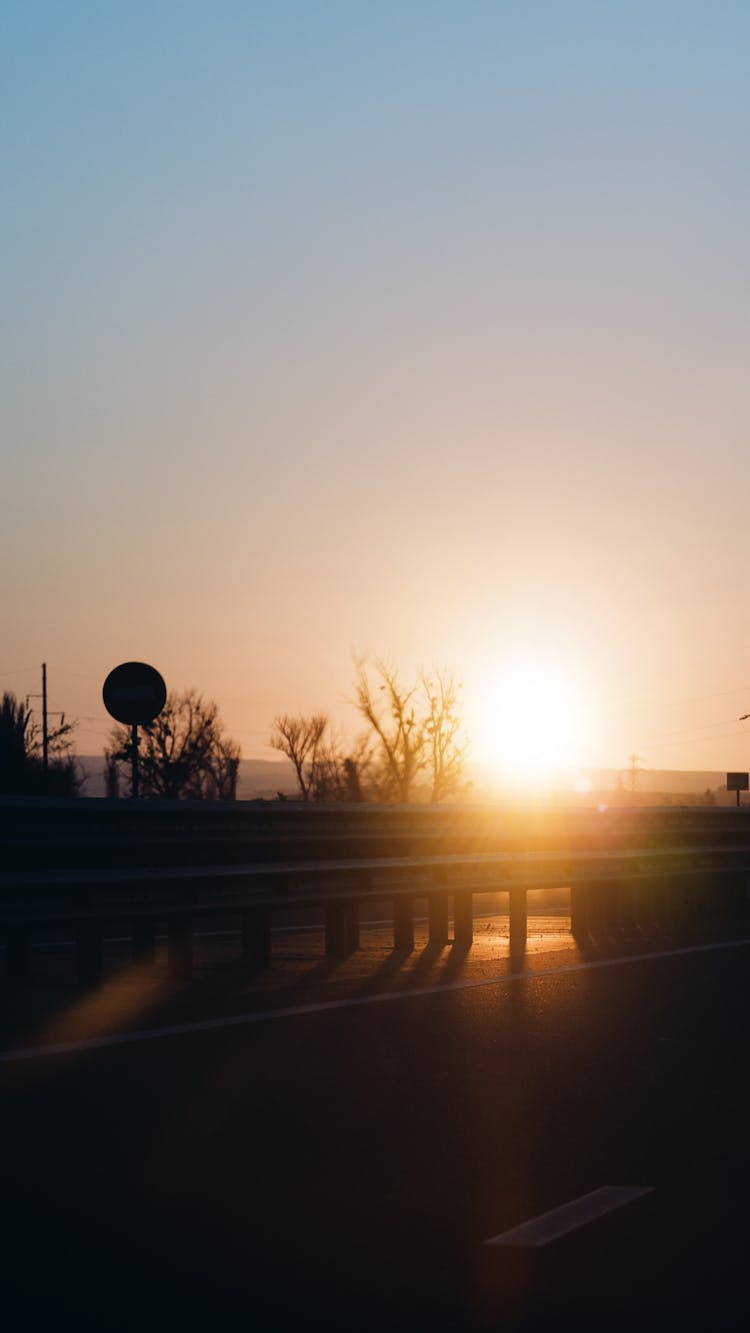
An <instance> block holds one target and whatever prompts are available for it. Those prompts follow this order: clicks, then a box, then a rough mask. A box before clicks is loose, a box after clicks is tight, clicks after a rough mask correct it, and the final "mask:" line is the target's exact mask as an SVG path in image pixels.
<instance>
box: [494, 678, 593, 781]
mask: <svg viewBox="0 0 750 1333" xmlns="http://www.w3.org/2000/svg"><path fill="white" fill-rule="evenodd" d="M582 713H583V710H582V707H581V698H580V692H579V690H578V689H577V688H576V686H575V684H574V682H573V681H572V680H571V679H570V677H569V676H568V675H567V674H566V673H565V672H564V671H563V670H562V669H558V668H557V667H555V666H554V665H552V664H548V663H540V662H524V661H516V662H513V663H512V664H509V665H508V666H506V667H505V668H504V669H503V670H501V671H500V672H499V673H498V675H497V677H496V678H495V679H494V680H493V681H492V682H491V683H490V684H489V685H488V686H487V687H486V689H485V691H484V692H483V694H482V697H481V699H480V700H479V701H478V706H477V709H476V714H475V717H474V720H473V725H472V740H473V748H474V754H475V757H476V759H477V760H478V761H479V762H481V763H482V764H485V765H487V766H488V767H491V768H492V770H493V772H494V773H495V775H496V776H497V777H501V778H503V779H504V780H506V781H510V782H512V783H514V784H516V783H517V784H520V785H524V786H527V785H529V784H536V783H538V782H544V781H546V780H547V779H548V778H549V777H550V776H551V775H552V774H553V773H554V772H555V771H557V770H559V769H561V768H571V767H572V766H574V765H575V764H576V763H577V761H578V757H579V751H580V744H581V727H582V722H583V716H582Z"/></svg>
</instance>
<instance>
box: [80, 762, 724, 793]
mask: <svg viewBox="0 0 750 1333" xmlns="http://www.w3.org/2000/svg"><path fill="white" fill-rule="evenodd" d="M77 758H78V762H79V763H80V764H81V766H82V768H83V770H84V772H85V774H86V785H85V786H84V788H83V795H84V796H103V795H104V791H105V787H104V758H103V756H102V755H78V756H77ZM584 772H585V775H586V777H587V778H588V780H589V782H590V783H591V792H592V793H615V792H617V791H618V790H620V791H625V792H627V793H628V794H629V774H628V773H627V772H626V771H625V770H623V769H617V768H591V769H585V770H584ZM468 776H469V778H470V779H473V789H472V797H471V798H470V799H474V800H477V801H481V800H485V799H487V800H491V799H493V798H495V799H496V798H497V796H498V790H497V788H494V787H492V786H491V785H489V784H488V783H487V780H486V774H481V773H480V772H479V771H477V772H476V773H474V772H472V771H471V770H469V774H468ZM618 779H619V781H620V784H621V785H620V787H619V788H618ZM726 780H727V775H726V773H717V772H713V771H703V770H690V769H661V768H652V769H641V770H640V772H639V774H638V787H637V792H641V793H643V794H644V795H647V794H648V795H658V794H666V795H679V794H680V793H684V794H685V795H692V796H699V795H702V794H703V793H704V792H706V791H712V792H719V791H720V790H721V788H722V787H723V786H724V785H725V783H726ZM296 790H297V784H296V781H295V777H294V770H293V769H292V766H291V764H290V763H289V762H288V761H287V760H285V759H241V760H240V771H239V780H238V786H237V796H238V799H239V800H241V801H252V800H257V799H259V798H262V799H264V800H273V799H274V798H275V797H276V796H277V795H278V794H279V793H281V794H282V795H284V796H292V795H294V793H295V792H296ZM637 792H636V795H637ZM724 798H725V799H727V798H726V793H724ZM728 799H729V800H730V801H734V796H733V795H732V794H731V793H730V795H729V798H728ZM745 799H747V798H745Z"/></svg>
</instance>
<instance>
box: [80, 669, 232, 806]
mask: <svg viewBox="0 0 750 1333" xmlns="http://www.w3.org/2000/svg"><path fill="white" fill-rule="evenodd" d="M104 756H105V760H106V785H107V795H108V796H119V795H120V794H125V795H131V794H132V793H131V781H132V779H131V771H132V770H131V759H132V747H131V732H130V728H129V727H126V726H116V727H114V728H113V729H112V731H111V733H110V738H109V747H108V748H107V749H106V750H105V752H104ZM239 762H240V747H239V745H238V744H237V742H236V741H233V740H232V739H231V738H230V737H228V736H227V735H226V734H225V733H224V729H223V724H222V722H221V719H220V717H219V710H218V706H217V705H216V704H215V703H213V702H212V701H211V700H206V699H204V698H203V696H202V695H201V694H199V693H198V692H197V691H196V690H194V689H189V690H185V691H183V692H182V693H181V694H180V693H172V692H171V691H170V693H169V694H168V695H167V702H166V704H165V706H164V708H163V709H162V711H161V713H160V714H159V716H158V717H156V718H155V719H154V721H153V722H151V723H150V724H149V725H148V726H144V727H139V729H138V786H139V795H141V796H146V797H161V798H163V799H172V800H222V801H233V800H235V798H236V795H237V773H238V769H239Z"/></svg>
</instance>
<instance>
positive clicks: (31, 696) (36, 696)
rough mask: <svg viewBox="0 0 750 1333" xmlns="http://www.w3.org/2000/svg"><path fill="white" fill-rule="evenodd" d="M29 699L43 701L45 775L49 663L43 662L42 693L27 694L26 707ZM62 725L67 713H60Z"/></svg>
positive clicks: (47, 751) (47, 742)
mask: <svg viewBox="0 0 750 1333" xmlns="http://www.w3.org/2000/svg"><path fill="white" fill-rule="evenodd" d="M29 699H41V701H42V769H43V772H44V776H45V778H46V776H47V770H48V768H49V710H48V708H47V663H46V662H42V692H41V694H27V695H26V707H27V708H28V706H29ZM56 716H57V717H59V718H60V725H61V726H62V724H63V723H64V721H65V714H64V713H58V714H56Z"/></svg>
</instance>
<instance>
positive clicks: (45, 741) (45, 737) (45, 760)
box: [42, 662, 49, 778]
mask: <svg viewBox="0 0 750 1333" xmlns="http://www.w3.org/2000/svg"><path fill="white" fill-rule="evenodd" d="M48 765H49V730H48V728H47V663H46V662H42V768H43V769H44V776H45V778H46V776H47V767H48Z"/></svg>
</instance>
